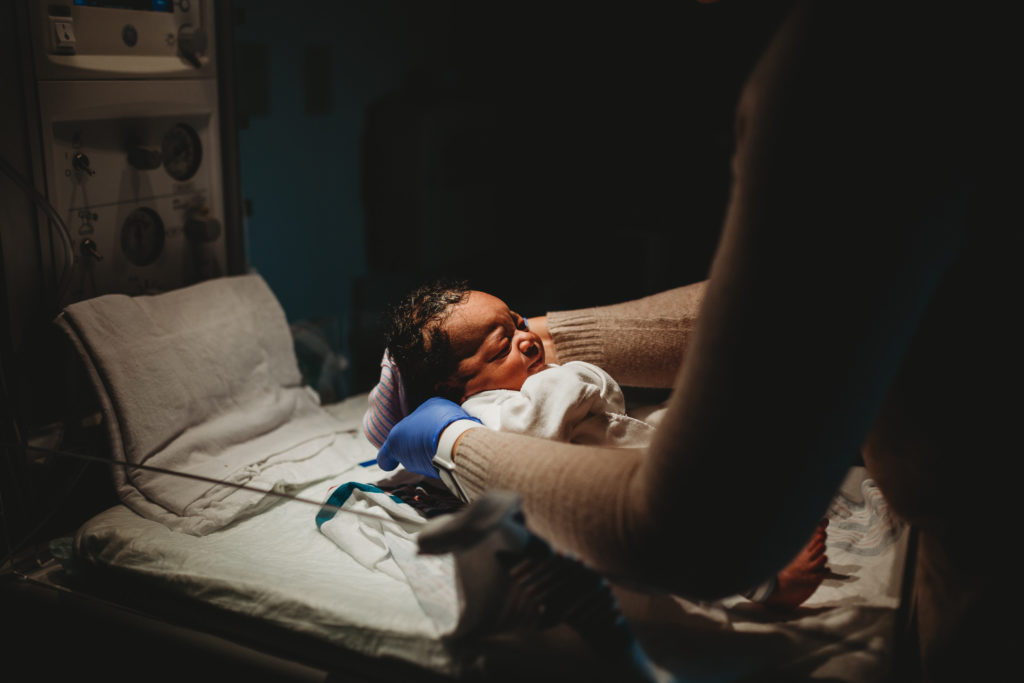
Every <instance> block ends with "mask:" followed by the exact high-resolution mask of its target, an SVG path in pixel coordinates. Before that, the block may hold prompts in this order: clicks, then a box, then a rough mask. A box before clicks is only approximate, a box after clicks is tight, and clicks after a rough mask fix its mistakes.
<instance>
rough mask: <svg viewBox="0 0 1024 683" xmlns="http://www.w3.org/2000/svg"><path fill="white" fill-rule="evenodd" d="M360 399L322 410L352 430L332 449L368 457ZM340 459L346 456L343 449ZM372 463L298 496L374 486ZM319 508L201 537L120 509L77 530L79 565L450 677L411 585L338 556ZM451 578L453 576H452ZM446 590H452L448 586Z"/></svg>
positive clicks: (453, 665) (286, 510) (277, 513)
mask: <svg viewBox="0 0 1024 683" xmlns="http://www.w3.org/2000/svg"><path fill="white" fill-rule="evenodd" d="M365 406H366V397H365V395H363V396H356V397H353V398H352V399H349V400H348V401H345V402H342V403H340V404H337V405H335V406H330V407H328V410H329V412H331V413H332V414H334V415H335V416H336V417H339V418H341V419H343V420H349V421H350V420H352V419H353V417H354V416H355V415H357V414H358V418H357V419H356V421H355V422H354V423H352V424H353V431H352V432H350V433H344V434H340V435H339V438H338V439H337V440H336V442H335V444H334V445H333V446H331V447H332V448H342V449H357V450H359V451H362V452H364V454H365V456H366V457H365V458H360V460H366V459H371V458H373V457H374V455H375V454H376V450H375V449H374V448H373V447H372V446H370V444H369V443H368V442H367V441H366V438H365V437H364V436H362V435H361V434H360V433H359V432H358V430H357V428H356V427H357V425H358V419H361V417H362V412H363V410H365ZM346 452H349V451H348V450H346ZM383 474H384V473H383V472H382V471H381V470H379V469H378V468H377V467H376V466H372V467H358V466H357V467H354V468H352V469H351V470H349V471H347V472H342V473H338V475H336V477H334V478H332V479H330V480H324V481H323V482H320V483H317V484H314V485H312V486H310V487H308V488H306V489H305V490H303V491H301V492H300V493H299V494H298V497H299V498H303V499H307V500H312V501H322V500H324V498H325V497H326V495H327V492H328V489H329V487H330V486H331V484H332V483H336V482H337V481H373V480H377V479H380V478H381V477H382V476H383ZM318 509H319V506H317V505H312V504H308V503H302V502H297V501H285V502H283V503H281V504H278V505H276V506H274V507H272V508H271V509H269V510H267V511H265V512H263V513H261V514H259V515H257V516H255V517H251V518H248V519H244V520H242V521H239V522H237V523H235V524H233V525H231V526H229V527H227V528H225V529H222V530H219V531H215V532H213V533H210V534H207V535H206V536H193V535H190V534H186V533H181V532H174V531H171V530H169V529H168V528H167V527H165V526H164V525H162V524H160V523H159V522H154V521H150V520H147V519H145V518H143V517H141V516H139V515H137V514H136V513H135V512H133V511H132V510H130V509H129V508H127V507H126V506H124V505H117V506H114V507H113V508H110V509H108V510H105V511H103V512H101V513H100V514H98V515H97V516H95V517H94V518H92V519H91V520H89V521H88V522H87V523H86V524H85V525H83V526H82V527H81V528H80V529H79V531H78V533H77V535H76V539H75V543H76V556H77V559H78V561H85V562H87V563H89V564H91V565H95V566H99V567H116V568H118V569H120V570H125V571H128V572H131V573H133V574H136V575H138V576H141V577H148V578H152V579H154V580H157V581H159V582H160V584H161V585H165V586H167V587H168V588H170V589H171V590H173V591H175V592H179V593H181V594H182V595H186V596H189V597H191V598H195V599H198V600H200V601H203V602H206V603H210V604H212V605H215V606H217V607H221V608H224V609H227V610H230V611H232V612H236V613H239V614H243V615H247V616H254V617H258V618H260V619H263V620H266V621H268V622H270V623H273V624H277V625H280V626H284V627H286V628H288V629H289V630H292V631H296V632H299V633H302V634H307V635H310V636H313V637H314V638H317V639H320V640H323V641H325V642H326V643H330V644H334V645H338V646H341V647H343V648H346V649H348V650H352V651H355V652H358V653H361V654H366V655H370V656H374V657H394V658H396V659H399V660H404V661H408V662H412V663H415V664H416V665H418V666H421V667H423V668H425V669H428V670H431V671H434V672H438V673H441V674H445V675H452V676H457V675H459V672H460V671H461V665H460V664H459V663H458V662H457V661H455V659H454V658H453V657H452V656H451V654H450V652H449V651H448V649H447V648H446V647H445V645H444V644H443V642H442V640H441V636H442V635H443V634H442V633H441V632H440V630H439V627H438V625H437V624H436V623H435V622H434V620H432V619H431V618H430V617H429V616H428V615H427V614H425V613H424V611H423V609H422V608H421V607H420V604H419V602H418V601H417V599H416V595H415V594H414V593H413V590H412V587H411V585H410V584H409V583H407V582H403V581H399V580H397V579H395V578H393V577H391V576H389V575H388V574H386V573H384V572H381V571H372V570H369V569H367V568H366V567H364V566H363V565H361V564H360V563H359V562H357V561H356V560H354V559H353V558H352V557H350V556H349V555H347V554H346V553H344V552H343V551H341V550H340V549H339V548H338V546H337V545H335V544H334V543H333V542H332V541H331V540H329V539H328V538H327V537H326V536H324V535H323V534H321V533H320V532H319V530H318V529H317V527H316V524H315V518H316V514H317V511H318ZM452 581H454V576H453V577H452ZM452 590H453V593H454V587H453V588H452Z"/></svg>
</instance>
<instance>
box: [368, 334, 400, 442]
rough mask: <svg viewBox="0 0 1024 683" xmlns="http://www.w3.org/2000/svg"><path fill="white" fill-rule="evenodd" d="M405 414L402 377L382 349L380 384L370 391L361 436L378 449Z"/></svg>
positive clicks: (385, 351)
mask: <svg viewBox="0 0 1024 683" xmlns="http://www.w3.org/2000/svg"><path fill="white" fill-rule="evenodd" d="M408 413H409V409H408V405H407V404H406V402H405V387H404V386H403V385H402V376H401V374H399V372H398V366H397V365H395V361H394V360H393V359H392V358H391V353H390V352H388V350H387V349H385V350H384V357H383V358H381V361H380V381H378V382H377V386H375V387H374V388H373V389H372V390H371V391H370V398H369V407H368V408H367V410H366V414H365V415H364V416H363V433H364V434H366V438H367V439H369V440H370V443H372V444H373V445H374V446H376V447H377V448H378V449H379V448H380V447H381V446H383V445H384V441H385V439H387V438H388V433H390V432H391V428H392V427H394V426H395V425H396V424H398V421H399V420H401V419H402V418H403V417H405V416H406V415H407V414H408Z"/></svg>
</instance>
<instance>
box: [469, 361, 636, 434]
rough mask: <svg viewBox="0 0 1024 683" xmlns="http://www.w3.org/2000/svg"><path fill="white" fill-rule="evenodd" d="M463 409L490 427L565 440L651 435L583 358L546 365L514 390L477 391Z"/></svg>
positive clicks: (600, 372)
mask: <svg viewBox="0 0 1024 683" xmlns="http://www.w3.org/2000/svg"><path fill="white" fill-rule="evenodd" d="M462 408H463V409H464V410H465V411H466V412H467V413H469V414H470V415H472V416H473V417H476V418H479V419H480V421H481V422H482V423H483V425H484V426H485V427H490V428H491V429H495V430H498V431H503V432H513V433H516V434H528V435H530V436H536V437H540V438H544V439H554V440H556V441H565V442H570V443H579V444H593V445H601V446H615V447H639V446H644V445H646V444H647V443H648V442H649V441H650V440H651V437H652V436H653V435H654V427H653V426H652V425H650V424H648V423H647V422H644V421H641V420H638V419H636V418H634V417H630V416H629V415H627V414H626V399H625V397H624V396H623V394H622V389H621V387H620V386H619V384H618V383H617V382H616V381H615V380H614V379H612V377H611V375H609V374H608V373H607V372H605V371H604V370H602V369H601V368H599V367H597V366H596V365H593V364H591V363H586V362H584V361H569V362H567V363H563V364H561V365H556V364H551V365H549V366H548V367H547V368H546V369H544V370H541V371H540V372H538V373H535V374H533V375H531V376H530V377H528V378H527V379H526V381H525V382H524V383H523V386H522V388H521V389H519V391H511V390H508V389H491V390H488V391H482V392H480V393H478V394H475V395H473V396H470V397H469V398H467V399H466V400H465V401H463V403H462Z"/></svg>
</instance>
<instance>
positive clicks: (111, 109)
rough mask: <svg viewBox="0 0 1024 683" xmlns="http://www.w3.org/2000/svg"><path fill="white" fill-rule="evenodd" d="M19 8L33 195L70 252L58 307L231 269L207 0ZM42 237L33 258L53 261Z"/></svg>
mask: <svg viewBox="0 0 1024 683" xmlns="http://www.w3.org/2000/svg"><path fill="white" fill-rule="evenodd" d="M28 14H29V16H28V19H29V24H30V32H31V45H32V55H33V58H34V65H33V66H34V70H35V81H36V89H37V94H38V115H39V133H40V151H41V161H42V167H43V171H44V174H45V189H46V195H47V197H48V199H49V201H50V203H51V204H52V205H53V206H54V207H55V208H56V211H57V213H58V214H59V215H60V217H61V218H62V219H63V221H64V223H65V224H66V226H67V231H68V233H69V240H70V247H71V249H73V250H74V256H75V258H76V259H77V261H78V263H77V267H76V268H75V269H74V273H73V276H72V277H71V278H70V282H68V283H67V286H66V288H67V290H68V291H67V292H66V293H65V295H64V303H65V304H66V303H70V302H72V301H76V300H81V299H86V298H91V297H93V296H98V295H101V294H107V293H112V292H117V293H124V294H144V293H156V292H161V291H167V290H170V289H175V288H178V287H181V286H184V285H188V284H192V283H195V282H199V281H202V280H206V279H209V278H212V277H217V276H220V275H225V274H228V273H229V272H232V271H237V270H238V267H237V259H236V256H234V255H229V251H232V250H233V251H232V253H240V252H241V246H240V245H239V244H232V242H233V240H235V239H236V237H237V235H238V234H240V230H237V229H236V228H235V227H234V226H235V225H236V224H237V217H236V216H235V215H234V213H235V212H233V207H232V206H231V205H230V204H231V202H230V201H229V200H227V199H226V196H225V179H224V163H223V161H222V154H223V152H222V141H221V116H222V112H221V106H220V95H219V77H220V73H219V70H218V63H217V61H218V60H217V41H218V34H217V31H216V30H215V24H214V22H215V10H214V3H213V2H212V0H57V1H53V0H32V1H31V2H30V3H29V7H28ZM41 233H42V234H41V236H40V242H41V247H42V249H43V251H44V258H42V260H41V263H42V264H43V267H44V268H46V267H53V268H61V267H62V265H61V264H62V257H61V255H60V250H61V248H62V246H61V244H59V243H58V242H59V240H58V236H57V235H55V234H54V231H53V227H52V226H51V230H50V231H46V230H41ZM63 248H65V249H66V248H67V245H66V244H65V245H64V246H63ZM47 254H49V255H52V256H49V257H48V256H46V255H47ZM229 261H230V262H229ZM48 275H49V279H50V280H51V281H57V280H59V279H60V275H61V274H60V273H50V274H48Z"/></svg>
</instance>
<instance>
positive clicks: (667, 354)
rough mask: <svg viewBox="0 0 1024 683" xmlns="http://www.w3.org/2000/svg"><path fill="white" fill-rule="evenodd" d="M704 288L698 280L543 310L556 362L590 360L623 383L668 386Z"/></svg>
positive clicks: (705, 285) (679, 358)
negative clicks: (607, 301) (636, 295)
mask: <svg viewBox="0 0 1024 683" xmlns="http://www.w3.org/2000/svg"><path fill="white" fill-rule="evenodd" d="M706 287H707V282H706V281H704V282H697V283H694V284H691V285H687V286H685V287H677V288H676V289H671V290H668V291H666V292H661V293H659V294H654V295H652V296H648V297H644V298H642V299H636V300H633V301H627V302H624V303H620V304H613V305H610V306H599V307H595V308H586V309H580V310H575V311H554V312H551V313H548V315H547V327H548V330H549V331H550V333H551V337H552V340H553V341H554V345H555V349H556V351H557V355H558V361H559V362H566V361H570V360H583V361H587V362H590V363H593V364H594V365H597V366H598V367H600V368H602V369H604V370H605V371H607V372H608V373H610V374H611V375H612V376H613V377H615V379H616V380H617V381H618V382H619V383H620V384H624V385H627V386H635V387H670V386H672V384H673V381H674V380H675V377H676V373H677V372H678V371H679V367H680V365H681V363H682V359H683V353H684V351H685V349H686V347H687V345H688V343H689V341H690V337H691V336H692V334H693V330H694V328H695V326H696V323H697V316H698V312H699V309H700V304H701V302H702V301H703V299H704V291H705V289H706Z"/></svg>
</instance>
